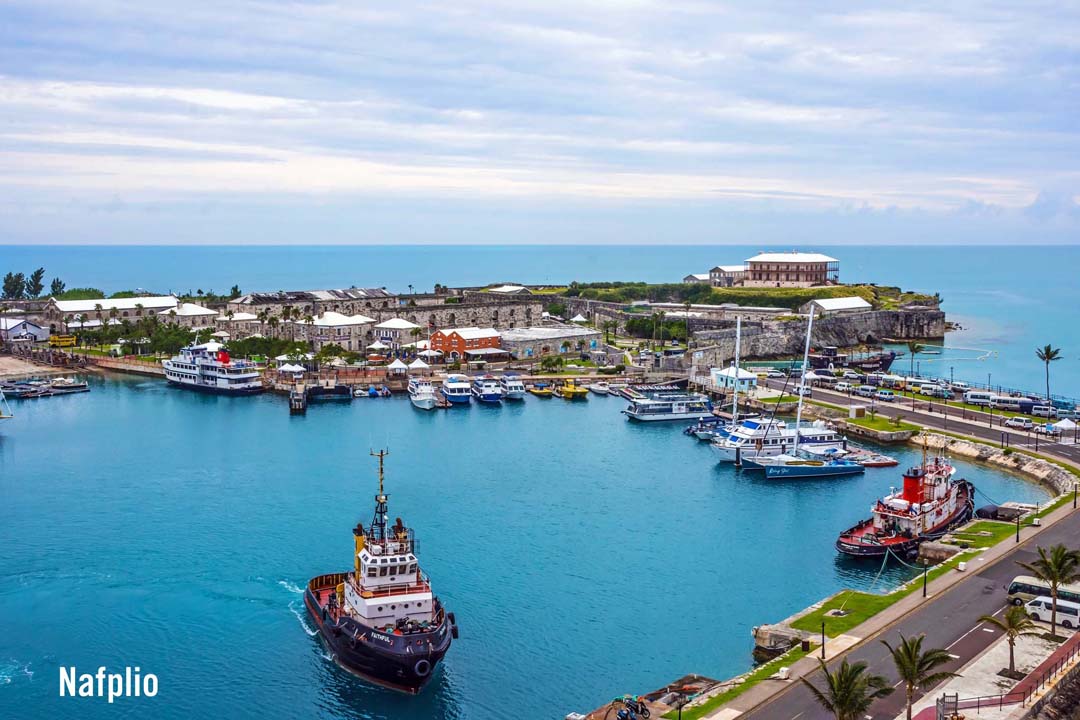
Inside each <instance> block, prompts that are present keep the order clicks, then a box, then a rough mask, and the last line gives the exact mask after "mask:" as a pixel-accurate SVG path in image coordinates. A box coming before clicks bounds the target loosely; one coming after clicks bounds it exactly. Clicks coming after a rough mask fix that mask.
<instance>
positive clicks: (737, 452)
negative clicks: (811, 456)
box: [711, 418, 846, 463]
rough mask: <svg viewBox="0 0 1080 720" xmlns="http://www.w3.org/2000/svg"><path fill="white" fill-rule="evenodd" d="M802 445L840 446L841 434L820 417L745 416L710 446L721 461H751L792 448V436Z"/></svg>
mask: <svg viewBox="0 0 1080 720" xmlns="http://www.w3.org/2000/svg"><path fill="white" fill-rule="evenodd" d="M796 437H798V444H799V446H801V447H808V446H809V447H814V448H816V449H819V450H826V449H828V448H836V449H843V448H844V445H845V443H846V441H845V439H844V436H843V435H841V434H840V433H838V432H837V431H836V430H834V429H832V428H830V427H829V426H828V425H826V424H825V423H824V422H822V421H821V420H815V421H814V422H805V423H787V422H784V421H783V420H775V419H773V420H769V419H766V418H747V419H745V420H743V421H742V422H741V423H740V424H739V425H738V426H737V427H735V428H733V429H732V430H731V432H730V433H728V435H727V437H718V438H716V439H714V440H713V442H712V444H711V447H712V449H713V450H714V451H715V452H716V454H717V456H718V457H719V458H720V462H731V463H733V462H741V461H742V460H753V459H754V458H755V457H757V456H758V455H760V456H762V457H768V456H771V455H780V454H781V453H786V452H787V451H788V450H793V449H794V448H795V438H796Z"/></svg>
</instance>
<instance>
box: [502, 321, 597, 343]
mask: <svg viewBox="0 0 1080 720" xmlns="http://www.w3.org/2000/svg"><path fill="white" fill-rule="evenodd" d="M599 334H600V333H599V331H597V330H593V329H592V328H583V327H575V326H573V325H557V326H554V327H552V326H545V327H527V328H511V329H510V330H503V334H502V336H503V340H505V341H506V342H527V341H529V340H555V339H559V338H566V337H586V336H589V335H599Z"/></svg>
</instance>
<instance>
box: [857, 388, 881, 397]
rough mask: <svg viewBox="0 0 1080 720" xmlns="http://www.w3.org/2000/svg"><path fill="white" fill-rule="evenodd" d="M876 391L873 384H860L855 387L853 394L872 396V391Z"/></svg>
mask: <svg viewBox="0 0 1080 720" xmlns="http://www.w3.org/2000/svg"><path fill="white" fill-rule="evenodd" d="M876 392H877V388H876V387H874V386H873V385H860V386H859V387H857V388H855V394H856V395H858V396H859V397H864V398H872V397H874V393H876Z"/></svg>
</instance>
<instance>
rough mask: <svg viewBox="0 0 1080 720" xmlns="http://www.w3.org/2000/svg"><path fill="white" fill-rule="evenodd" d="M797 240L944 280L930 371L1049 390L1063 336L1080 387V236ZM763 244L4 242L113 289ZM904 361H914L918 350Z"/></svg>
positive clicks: (875, 269)
mask: <svg viewBox="0 0 1080 720" xmlns="http://www.w3.org/2000/svg"><path fill="white" fill-rule="evenodd" d="M782 249H783V250H788V249H790V248H782ZM797 249H799V250H803V251H824V252H827V253H828V254H830V255H832V256H833V257H836V258H838V259H839V260H840V278H841V280H843V281H844V282H870V283H877V284H879V285H898V286H900V287H903V288H904V289H906V290H914V291H918V292H927V293H935V292H937V293H940V294H941V296H942V298H943V299H944V303H943V305H942V308H943V309H944V310H945V312H946V313H947V315H948V317H949V319H950V320H953V321H956V322H959V323H960V325H961V326H962V327H963V330H960V331H958V332H953V333H949V334H948V336H947V337H946V341H945V342H946V346H947V349H946V350H945V351H944V352H943V353H942V354H941V355H936V356H935V355H926V356H921V357H920V358H919V360H920V365H919V369H920V370H921V371H922V373H923V374H926V375H936V376H939V377H950V376H951V377H953V378H954V379H956V380H967V381H975V382H979V383H985V382H987V381H988V380H989V381H990V384H992V385H994V386H997V385H1002V386H1004V387H1013V388H1020V389H1024V390H1027V391H1029V392H1036V391H1042V392H1045V382H1044V378H1043V365H1042V363H1041V362H1039V361H1038V359H1036V357H1035V348H1036V347H1042V346H1044V345H1046V344H1047V343H1050V344H1052V345H1053V346H1054V347H1058V348H1062V349H1063V353H1062V359H1061V360H1059V361H1058V362H1055V363H1053V366H1052V369H1051V391H1052V392H1054V393H1055V394H1063V395H1067V396H1069V397H1073V398H1080V325H1078V324H1077V323H1075V322H1072V318H1071V314H1070V313H1071V309H1072V308H1073V307H1075V306H1076V305H1077V303H1078V302H1080V285H1078V284H1077V283H1076V280H1075V274H1076V273H1075V270H1076V268H1077V267H1080V247H1077V246H1065V247H1061V246H1056V247H1037V246H987V247H973V246H941V245H935V246H933V247H926V246H919V245H908V246H888V245H871V244H866V245H860V246H847V245H843V246H832V247H828V246H825V247H823V246H815V245H812V244H806V245H802V246H800V247H798V248H797ZM761 250H762V248H761V247H760V246H757V245H742V246H739V245H709V246H692V245H687V246H678V245H663V246H617V245H603V246H598V245H593V246H589V245H580V246H558V247H539V246H521V245H502V246H497V247H494V246H447V245H431V246H392V245H385V246H295V247H281V246H273V247H258V246H228V247H191V246H186V247H171V246H134V247H132V246H127V247H123V246H122V247H87V246H6V247H3V248H2V249H0V260H2V261H0V272H6V271H8V270H15V271H24V272H31V271H32V270H33V269H34V268H36V267H39V266H44V267H45V268H46V271H47V275H46V277H48V278H51V277H53V276H59V277H61V278H63V279H64V281H65V282H67V285H68V287H82V286H87V285H89V286H92V287H98V288H100V289H102V290H104V291H106V292H115V291H117V290H127V289H133V288H145V289H147V290H152V291H154V292H178V293H179V292H187V291H189V290H190V291H192V292H194V291H195V290H198V289H202V290H214V291H216V292H219V293H220V292H226V291H227V290H228V288H230V287H232V286H233V285H239V286H240V288H241V289H242V290H244V291H245V292H248V291H252V290H265V291H274V290H281V289H285V290H301V289H312V288H327V287H349V286H351V285H356V286H358V287H386V288H388V289H390V290H394V291H398V292H403V293H404V292H408V291H409V290H410V286H411V287H412V289H415V291H416V292H423V291H428V292H430V291H431V290H432V288H433V287H434V285H435V283H442V284H443V285H451V286H457V285H486V284H488V283H492V282H508V281H509V282H522V283H551V284H565V283H568V282H570V281H572V280H577V281H579V282H594V281H600V280H633V281H642V282H652V283H661V282H666V283H677V282H680V281H681V280H682V278H683V277H684V276H686V275H687V274H689V273H695V272H698V273H700V272H707V271H708V270H709V269H710V268H712V267H714V266H716V265H731V264H738V263H741V262H742V261H743V260H744V259H745V258H748V257H751V256H752V255H755V254H757V253H758V252H761ZM91 268H92V271H91V270H90V269H91ZM897 365H898V369H899V368H900V366H903V367H902V370H903V371H904V372H906V371H907V370H908V367H907V362H906V358H904V359H902V360H901V362H899V363H897Z"/></svg>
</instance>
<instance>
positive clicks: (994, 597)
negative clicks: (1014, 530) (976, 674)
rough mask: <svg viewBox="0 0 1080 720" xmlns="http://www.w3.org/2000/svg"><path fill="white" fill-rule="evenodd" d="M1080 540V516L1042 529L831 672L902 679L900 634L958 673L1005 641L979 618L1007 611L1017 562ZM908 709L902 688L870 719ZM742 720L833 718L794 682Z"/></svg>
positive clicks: (959, 424) (973, 430)
mask: <svg viewBox="0 0 1080 720" xmlns="http://www.w3.org/2000/svg"><path fill="white" fill-rule="evenodd" d="M814 396H815V397H817V398H819V399H821V400H823V401H826V402H835V403H837V404H843V403H844V401H845V400H846V399H847V398H846V396H844V395H842V394H840V393H833V392H830V391H821V390H818V389H815V390H814ZM859 404H862V403H859ZM877 408H878V414H879V415H882V416H889V417H891V416H893V415H895V414H897V413H899V414H902V415H904V416H905V417H906V418H908V419H911V420H913V421H916V422H919V423H923V424H926V425H930V426H933V427H944V426H945V425H946V424H947V425H948V429H951V430H953V431H955V432H962V433H966V434H971V435H976V436H978V437H981V438H986V439H992V440H995V441H997V440H999V439H1000V434H1001V430H999V429H998V428H996V427H995V428H993V429H991V428H989V427H986V426H984V425H979V424H976V423H973V422H969V421H964V420H962V419H958V418H955V417H953V416H951V415H950V416H949V417H948V418H947V419H946V418H943V417H942V416H940V415H937V414H936V413H933V414H932V413H928V412H924V411H919V410H916V411H914V412H913V411H912V410H911V406H910V404H909V405H908V406H907V407H905V408H900V407H888V406H885V407H883V406H882V405H877ZM931 421H936V422H931ZM1014 444H1015V443H1014ZM1065 449H1069V450H1072V451H1073V453H1068V455H1069V456H1070V457H1073V456H1074V453H1075V450H1076V448H1073V447H1069V446H1063V445H1060V444H1055V446H1054V451H1055V452H1059V453H1061V454H1063V455H1064V454H1066V453H1064V452H1062V451H1063V450H1065ZM1078 538H1080V513H1073V514H1072V515H1069V516H1068V517H1066V518H1064V519H1062V520H1061V521H1059V522H1058V523H1056V524H1054V525H1053V526H1051V527H1048V528H1046V529H1045V530H1043V531H1042V532H1041V533H1039V535H1038V536H1037V538H1032V539H1030V540H1027V541H1024V542H1021V543H1020V544H1019V545H1017V546H1016V548H1015V549H1013V550H1012V551H1010V552H1009V553H1007V554H1006V555H1005V556H1003V557H1002V558H1001V559H1000V560H999V561H998V562H996V563H995V564H993V565H991V566H990V567H988V568H984V569H983V570H982V571H980V572H978V573H976V574H975V576H973V577H971V578H969V579H967V580H965V581H963V582H960V583H958V584H956V585H953V586H952V587H951V588H949V589H948V590H945V591H944V592H942V593H941V594H940V595H938V596H936V597H933V598H931V599H930V600H929V601H928V602H927V603H926V604H925V605H923V606H920V607H919V608H918V609H917V610H915V611H913V612H911V613H910V614H908V615H907V616H906V617H904V618H903V619H901V620H900V621H898V622H897V623H896V624H894V625H893V626H892V627H890V628H888V630H886V631H885V632H883V633H881V634H880V635H878V636H877V637H875V638H873V639H871V640H869V641H868V642H866V643H865V644H864V645H862V646H859V647H857V648H855V649H854V650H852V651H851V652H849V653H847V654H846V655H843V656H841V657H839V658H836V659H835V660H833V661H830V663H829V667H830V668H834V667H835V666H836V665H837V664H839V662H840V660H841V659H842V658H847V659H848V660H850V661H859V660H861V661H864V662H866V663H868V664H869V667H870V671H871V672H873V673H876V674H880V675H884V676H885V677H887V678H889V679H890V681H891V682H896V677H897V676H896V672H895V670H894V669H893V664H892V659H891V657H890V655H889V651H888V649H887V648H886V647H885V646H884V645H882V644H881V643H880V642H878V640H879V639H886V640H889V641H890V642H891V643H894V644H895V642H894V641H898V640H899V636H900V635H901V634H902V635H905V636H911V635H918V634H923V633H925V634H926V637H927V643H928V644H929V646H931V647H942V648H946V649H948V650H949V652H950V653H951V654H953V655H954V656H955V658H954V659H953V661H952V662H951V663H949V664H948V665H946V666H945V667H944V669H947V670H952V671H956V670H958V669H959V668H960V667H962V666H963V665H964V664H966V663H967V662H968V661H969V660H971V659H972V658H973V657H974V656H975V655H977V654H978V653H980V652H981V651H982V650H984V649H985V648H986V647H987V646H989V645H990V643H992V642H993V641H994V640H995V639H997V638H998V637H999V636H1000V632H999V631H997V630H995V629H993V628H992V627H986V626H984V625H983V624H982V623H979V622H978V618H979V617H981V616H983V615H992V614H997V613H999V612H1001V611H1002V610H1003V609H1004V607H1005V600H1006V597H1005V589H1004V588H1005V586H1006V585H1008V583H1009V581H1010V580H1012V578H1013V577H1015V576H1016V575H1019V574H1021V573H1022V570H1021V569H1020V568H1018V567H1017V565H1016V562H1017V561H1020V562H1028V561H1031V560H1033V559H1034V558H1035V557H1036V556H1035V545H1036V542H1037V544H1039V545H1043V546H1049V545H1053V544H1056V543H1064V544H1066V545H1067V546H1070V547H1075V546H1076V545H1077V539H1078ZM808 679H809V680H810V681H811V682H814V683H816V684H818V685H819V686H820V685H821V684H822V678H821V671H820V670H817V671H814V672H813V673H811V674H810V675H809V676H808ZM931 692H932V691H931ZM921 695H922V694H920V697H921ZM903 709H904V694H903V690H902V689H901V688H899V687H898V688H897V691H896V692H894V693H893V694H892V695H891V696H889V697H888V698H885V699H883V700H879V701H878V702H877V703H875V704H874V706H873V707H872V708H871V712H872V714H871V715H869V716H868V717H871V718H874V719H879V718H880V719H884V718H895V717H896V716H897V715H899V714H900V713H901V712H902V711H903ZM742 717H746V718H755V719H760V720H776V719H783V720H788V719H790V720H795V718H798V719H799V720H817V719H819V718H820V719H821V720H828V719H829V718H831V717H832V716H831V715H830V714H829V713H827V712H825V711H824V710H823V709H822V708H821V707H820V706H819V705H818V704H817V702H816V701H815V700H814V698H813V697H812V696H811V694H810V692H809V690H808V689H807V688H806V687H805V686H804V685H803V684H802V683H793V684H792V685H791V686H789V687H788V688H787V689H785V690H784V691H782V692H781V693H779V694H777V695H775V696H773V699H771V700H770V701H768V702H766V703H764V704H762V705H759V706H758V707H757V708H755V709H753V710H751V711H749V712H747V713H745V714H744V715H742V716H740V718H742Z"/></svg>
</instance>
